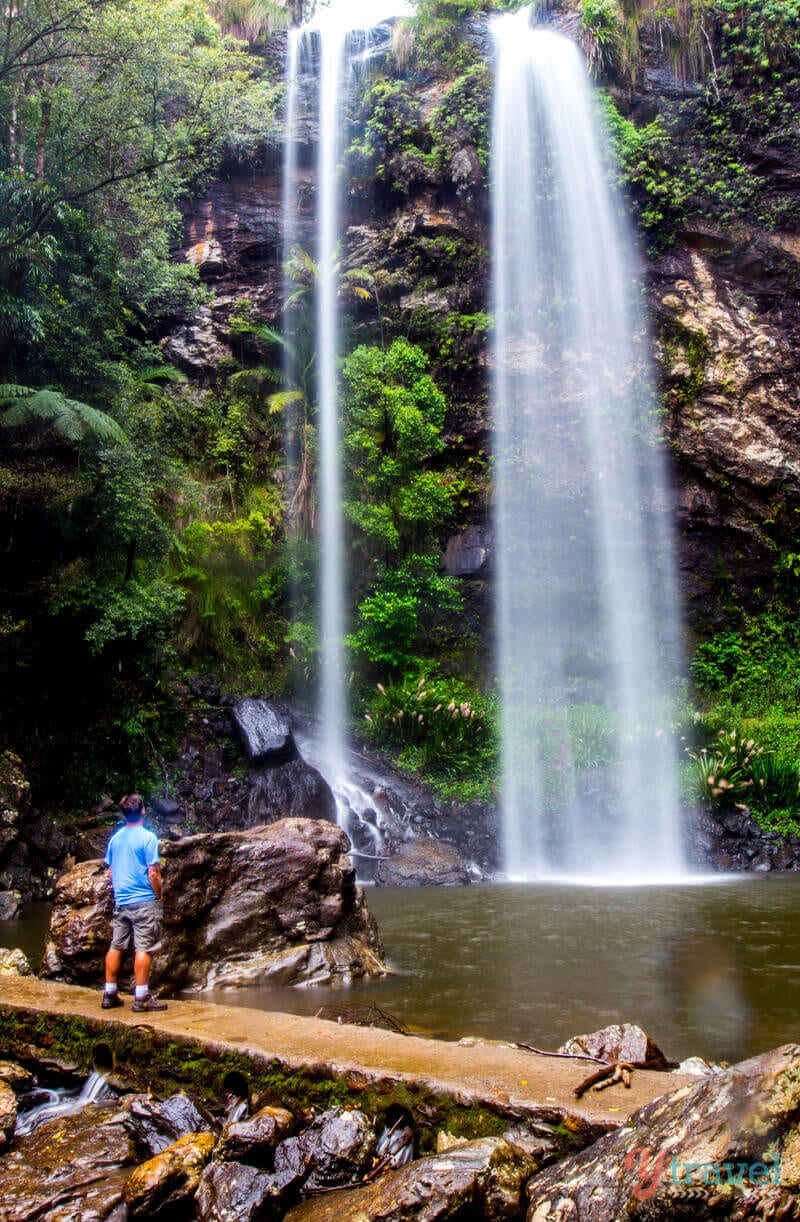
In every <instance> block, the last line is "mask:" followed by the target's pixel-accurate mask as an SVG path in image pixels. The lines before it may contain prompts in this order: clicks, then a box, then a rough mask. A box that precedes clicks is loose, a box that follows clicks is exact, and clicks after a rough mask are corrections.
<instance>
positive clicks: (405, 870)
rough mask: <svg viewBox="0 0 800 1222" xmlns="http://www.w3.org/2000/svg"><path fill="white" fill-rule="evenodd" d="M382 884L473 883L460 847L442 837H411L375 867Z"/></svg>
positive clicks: (443, 884) (378, 882)
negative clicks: (412, 838) (417, 838)
mask: <svg viewBox="0 0 800 1222" xmlns="http://www.w3.org/2000/svg"><path fill="white" fill-rule="evenodd" d="M375 882H376V883H377V884H378V886H380V887H456V886H465V885H466V884H467V883H469V870H468V869H467V864H466V862H465V861H464V858H463V857H462V856H461V853H460V852H459V851H458V849H457V848H456V847H455V846H454V845H452V844H442V843H441V842H440V841H438V840H426V839H420V840H409V841H407V843H405V844H403V845H401V846H400V848H399V849H398V850H397V852H396V853H395V854H394V856H392V857H390V858H389V860H388V861H382V862H381V863H380V865H379V866H378V868H377V869H376V871H375Z"/></svg>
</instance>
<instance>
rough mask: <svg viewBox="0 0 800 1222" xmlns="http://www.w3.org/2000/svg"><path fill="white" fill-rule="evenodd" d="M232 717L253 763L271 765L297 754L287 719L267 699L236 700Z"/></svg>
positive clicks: (287, 759)
mask: <svg viewBox="0 0 800 1222" xmlns="http://www.w3.org/2000/svg"><path fill="white" fill-rule="evenodd" d="M233 720H234V723H235V725H236V729H237V731H238V733H239V737H240V738H241V740H242V745H243V747H244V749H245V753H246V755H247V758H248V759H249V760H250V763H251V764H253V765H255V766H261V767H272V766H274V765H275V764H287V763H288V762H289V760H293V759H295V757H296V756H297V747H296V746H295V742H294V737H293V735H292V731H291V729H290V727H289V723H288V721H287V720H286V719H285V718H284V717H282V716H281V715H280V713H278V712H277V711H276V710H275V709H274V708H272V706H271V705H269V704H267V702H266V700H250V699H248V700H237V702H236V704H235V705H234V706H233Z"/></svg>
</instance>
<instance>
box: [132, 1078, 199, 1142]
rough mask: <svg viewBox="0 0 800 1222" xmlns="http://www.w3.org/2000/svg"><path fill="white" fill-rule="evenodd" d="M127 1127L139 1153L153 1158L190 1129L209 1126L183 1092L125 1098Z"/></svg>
mask: <svg viewBox="0 0 800 1222" xmlns="http://www.w3.org/2000/svg"><path fill="white" fill-rule="evenodd" d="M124 1103H125V1110H126V1116H125V1127H126V1129H127V1131H128V1132H129V1133H130V1135H131V1137H132V1138H133V1140H134V1141H135V1143H136V1148H137V1150H138V1151H139V1154H140V1155H141V1156H142V1157H144V1158H152V1156H153V1155H155V1154H160V1153H161V1151H162V1150H166V1149H167V1147H168V1146H171V1145H172V1144H173V1142H175V1141H177V1140H178V1138H180V1137H185V1136H187V1134H189V1133H199V1132H201V1131H202V1130H204V1129H207V1128H208V1125H207V1123H206V1121H205V1120H204V1119H203V1117H202V1116H201V1115H200V1112H199V1111H198V1110H197V1108H196V1107H195V1105H194V1103H192V1101H191V1099H190V1098H189V1096H188V1095H186V1094H184V1093H183V1092H181V1093H179V1094H177V1095H170V1097H169V1098H168V1099H163V1100H158V1099H152V1098H151V1097H150V1096H149V1095H131V1096H130V1097H129V1098H127V1099H126V1100H125V1101H124Z"/></svg>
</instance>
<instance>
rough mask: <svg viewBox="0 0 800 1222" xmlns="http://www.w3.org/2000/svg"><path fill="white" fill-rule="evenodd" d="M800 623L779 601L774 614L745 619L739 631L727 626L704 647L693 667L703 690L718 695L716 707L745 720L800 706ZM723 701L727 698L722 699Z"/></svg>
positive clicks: (692, 669)
mask: <svg viewBox="0 0 800 1222" xmlns="http://www.w3.org/2000/svg"><path fill="white" fill-rule="evenodd" d="M798 646H800V622H799V621H798V620H797V619H796V618H795V617H794V616H793V615H791V614H790V613H789V612H788V611H787V610H786V608H783V607H781V605H780V604H778V603H776V604H775V605H774V607H773V609H772V610H770V611H768V612H763V613H762V614H760V615H756V616H746V615H745V616H742V617H741V626H740V628H739V630H738V631H737V630H735V629H733V628H726V629H724V630H722V631H721V632H720V633H718V634H717V635H716V636H714V637H712V638H711V640H710V641H706V642H704V643H703V644H701V645H699V646H698V648H697V650H696V652H695V656H694V658H693V660H692V663H691V672H692V677H693V678H694V680H695V683H696V684H697V686H698V689H699V690H700V691H701V692H703V693H707V694H709V695H712V694H713V695H716V696H717V697H718V698H717V700H716V702H715V703H716V705H717V707H718V709H719V710H720V715H722V709H723V708H728V709H731V710H738V716H739V717H742V716H744V717H757V716H763V715H765V714H767V713H769V712H771V711H772V712H774V711H777V710H780V711H782V712H784V713H794V712H795V710H796V709H797V707H798V704H800V663H799V662H798ZM719 697H722V699H720V698H719Z"/></svg>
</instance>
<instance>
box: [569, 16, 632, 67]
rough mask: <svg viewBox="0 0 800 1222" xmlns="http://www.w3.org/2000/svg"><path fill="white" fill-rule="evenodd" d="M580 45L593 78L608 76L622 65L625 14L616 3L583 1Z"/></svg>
mask: <svg viewBox="0 0 800 1222" xmlns="http://www.w3.org/2000/svg"><path fill="white" fill-rule="evenodd" d="M580 12H581V43H582V45H583V51H584V54H585V56H586V63H587V65H588V68H589V71H590V72H591V74H592V76H595V77H601V76H608V75H609V74H610V73H613V72H614V71H615V70H616V69H617V68H618V67H619V65H620V61H621V59H622V50H623V21H624V18H623V13H622V9H621V8H620V6H619V4H617V2H616V0H581V6H580Z"/></svg>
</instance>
